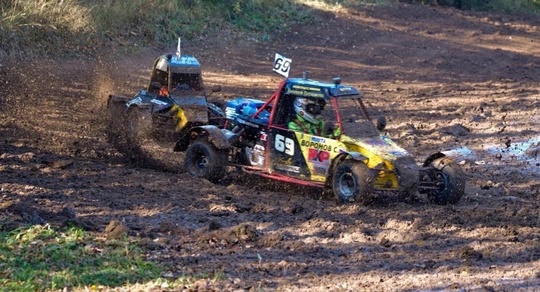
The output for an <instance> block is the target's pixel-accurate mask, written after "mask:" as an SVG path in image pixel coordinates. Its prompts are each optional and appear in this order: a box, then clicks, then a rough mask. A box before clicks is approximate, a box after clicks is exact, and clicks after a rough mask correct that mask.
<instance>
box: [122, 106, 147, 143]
mask: <svg viewBox="0 0 540 292" xmlns="http://www.w3.org/2000/svg"><path fill="white" fill-rule="evenodd" d="M128 131H129V135H130V138H132V139H134V140H135V141H141V140H145V139H148V138H150V137H151V134H152V113H151V112H150V110H148V109H143V108H134V109H132V110H130V111H129V114H128Z"/></svg>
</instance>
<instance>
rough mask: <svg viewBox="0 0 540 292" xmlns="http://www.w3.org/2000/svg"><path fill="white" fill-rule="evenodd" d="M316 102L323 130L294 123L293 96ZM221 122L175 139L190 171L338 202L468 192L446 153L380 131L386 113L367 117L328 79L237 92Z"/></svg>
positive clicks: (440, 200)
mask: <svg viewBox="0 0 540 292" xmlns="http://www.w3.org/2000/svg"><path fill="white" fill-rule="evenodd" d="M298 100H303V101H305V100H308V101H313V104H315V107H318V110H319V117H318V118H319V119H321V120H324V123H325V125H327V126H325V129H324V130H323V131H322V132H320V133H316V134H313V133H308V132H305V131H302V130H298V128H295V127H291V121H292V120H293V119H295V118H296V117H297V115H298V111H295V106H297V105H296V104H295V102H297V101H298ZM225 114H226V117H227V123H226V125H225V126H224V127H219V126H213V125H203V126H198V127H192V128H190V129H189V130H188V131H187V132H186V134H185V135H184V136H182V137H181V138H180V139H179V140H178V141H177V143H176V146H175V149H174V150H175V151H185V161H184V164H185V167H186V169H187V171H188V172H189V173H190V174H192V175H194V176H196V177H201V178H205V179H208V180H210V181H219V180H220V179H222V177H223V176H224V174H225V169H226V168H225V167H226V166H236V167H238V168H240V169H242V170H244V171H246V172H248V173H251V174H256V175H260V176H263V177H267V178H270V179H274V180H280V181H285V182H290V183H295V184H300V185H307V186H315V187H321V188H325V189H329V190H331V191H333V193H334V194H335V196H336V198H337V199H338V201H340V202H356V201H361V202H369V201H371V200H372V198H373V196H372V195H373V194H375V193H376V192H377V191H393V192H396V193H397V194H399V196H400V197H402V198H405V197H410V196H415V195H416V194H417V193H418V192H420V193H424V194H426V195H427V197H428V198H429V200H430V201H432V202H434V203H437V204H453V203H457V202H458V201H459V200H460V199H461V197H462V196H463V193H464V190H465V178H464V174H463V171H462V169H461V168H460V166H459V165H458V164H457V163H456V162H454V160H452V159H451V158H450V157H448V156H447V155H445V154H444V153H443V152H438V153H435V154H432V155H430V156H429V157H428V158H427V159H425V160H424V161H423V163H421V164H418V163H416V161H415V159H414V158H413V157H412V156H411V155H410V154H409V153H408V152H407V151H406V150H405V149H403V148H401V147H399V146H398V145H397V144H396V143H395V142H393V141H392V140H391V139H390V138H389V137H388V136H386V135H385V134H383V130H384V127H385V124H386V123H385V119H378V120H377V121H376V122H375V123H374V122H373V121H372V119H371V117H370V115H369V114H368V111H367V110H366V107H365V105H364V102H363V98H362V96H361V94H360V92H359V91H358V90H357V89H356V88H354V87H352V86H346V85H343V84H341V79H340V78H335V79H334V80H333V82H320V81H316V80H312V79H309V78H308V77H307V74H305V76H304V77H302V78H287V79H285V80H284V81H282V82H281V84H280V85H279V87H278V88H277V90H276V91H275V93H274V94H273V95H272V96H271V97H270V98H269V99H268V100H267V101H260V100H257V99H253V98H245V97H238V98H235V99H232V100H230V101H228V102H227V103H226V107H225Z"/></svg>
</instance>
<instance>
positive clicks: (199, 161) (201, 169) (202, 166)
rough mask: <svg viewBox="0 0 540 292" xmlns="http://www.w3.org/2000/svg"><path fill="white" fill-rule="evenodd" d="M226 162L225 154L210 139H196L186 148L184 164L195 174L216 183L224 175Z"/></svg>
mask: <svg viewBox="0 0 540 292" xmlns="http://www.w3.org/2000/svg"><path fill="white" fill-rule="evenodd" d="M225 164H226V156H225V154H224V153H223V152H222V151H220V150H218V149H216V147H215V146H214V145H212V144H211V143H210V142H208V141H205V140H199V141H195V142H193V143H192V144H191V145H189V147H188V149H187V150H186V155H185V158H184V165H185V167H186V169H187V171H188V172H189V173H190V174H191V175H193V176H196V177H200V178H204V179H207V180H209V181H211V182H214V183H216V182H218V181H220V180H221V179H222V177H223V174H224V171H225Z"/></svg>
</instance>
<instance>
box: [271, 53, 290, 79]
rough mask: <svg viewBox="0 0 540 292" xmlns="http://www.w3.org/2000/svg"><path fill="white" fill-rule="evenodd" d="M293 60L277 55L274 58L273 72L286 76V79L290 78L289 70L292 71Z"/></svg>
mask: <svg viewBox="0 0 540 292" xmlns="http://www.w3.org/2000/svg"><path fill="white" fill-rule="evenodd" d="M291 63H292V59H289V58H285V57H283V56H282V55H280V54H278V53H276V57H275V58H274V69H273V71H274V72H276V73H278V74H279V75H282V76H284V77H285V78H288V77H289V70H290V69H291Z"/></svg>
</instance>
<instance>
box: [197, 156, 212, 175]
mask: <svg viewBox="0 0 540 292" xmlns="http://www.w3.org/2000/svg"><path fill="white" fill-rule="evenodd" d="M208 164H209V161H208V157H207V156H206V155H204V154H202V153H201V154H200V155H199V157H198V158H197V160H195V169H196V171H197V173H203V172H204V171H205V170H206V169H207V168H208Z"/></svg>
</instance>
